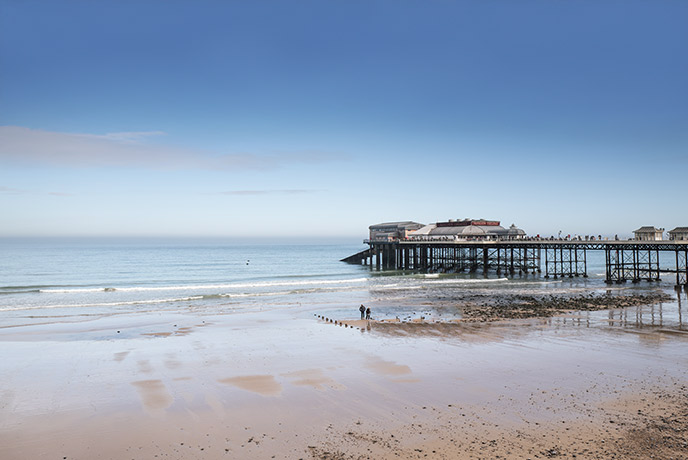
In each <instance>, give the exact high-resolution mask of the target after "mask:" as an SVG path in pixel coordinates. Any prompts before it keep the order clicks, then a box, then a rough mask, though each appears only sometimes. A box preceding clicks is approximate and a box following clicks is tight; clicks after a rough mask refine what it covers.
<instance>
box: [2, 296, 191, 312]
mask: <svg viewBox="0 0 688 460" xmlns="http://www.w3.org/2000/svg"><path fill="white" fill-rule="evenodd" d="M202 299H203V296H190V297H180V298H172V299H150V300H131V301H127V302H98V303H84V304H61V305H26V306H0V311H21V310H42V309H53V308H91V307H117V306H124V305H150V304H158V303H175V302H191V301H194V300H202Z"/></svg>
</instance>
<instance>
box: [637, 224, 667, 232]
mask: <svg viewBox="0 0 688 460" xmlns="http://www.w3.org/2000/svg"><path fill="white" fill-rule="evenodd" d="M663 231H664V229H663V228H655V227H653V226H650V225H646V226H644V227H640V228H639V229H638V230H633V233H657V232H663Z"/></svg>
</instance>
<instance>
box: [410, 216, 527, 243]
mask: <svg viewBox="0 0 688 460" xmlns="http://www.w3.org/2000/svg"><path fill="white" fill-rule="evenodd" d="M525 236H526V232H525V231H523V230H521V229H520V228H518V227H516V226H515V225H511V227H509V229H506V228H504V227H502V226H501V225H500V222H499V221H497V220H486V219H463V220H449V221H447V222H437V223H436V224H430V225H426V226H424V227H423V228H420V229H418V230H416V231H413V232H410V233H409V238H411V239H413V238H421V239H431V240H446V239H452V240H464V239H521V238H524V237H525Z"/></svg>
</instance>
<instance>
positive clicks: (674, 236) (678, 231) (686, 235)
mask: <svg viewBox="0 0 688 460" xmlns="http://www.w3.org/2000/svg"><path fill="white" fill-rule="evenodd" d="M667 233H669V240H671V241H678V240H688V227H676V228H675V229H673V230H669V231H668V232H667Z"/></svg>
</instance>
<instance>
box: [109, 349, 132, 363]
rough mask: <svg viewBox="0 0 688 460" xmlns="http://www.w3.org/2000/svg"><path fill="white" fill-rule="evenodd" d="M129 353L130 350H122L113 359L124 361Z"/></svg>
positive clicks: (119, 361)
mask: <svg viewBox="0 0 688 460" xmlns="http://www.w3.org/2000/svg"><path fill="white" fill-rule="evenodd" d="M128 355H129V352H128V351H120V352H118V353H115V354H114V357H113V359H114V360H115V361H116V362H118V363H121V362H122V361H124V358H126V357H127V356H128Z"/></svg>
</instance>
